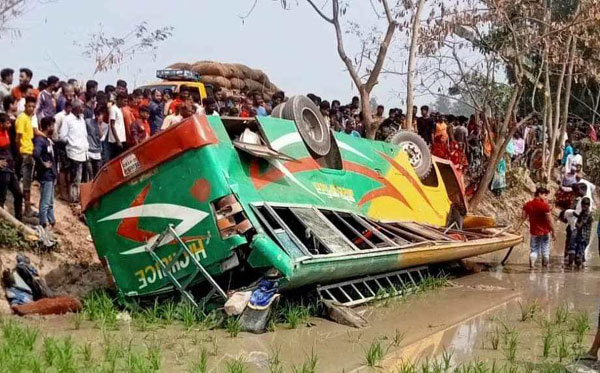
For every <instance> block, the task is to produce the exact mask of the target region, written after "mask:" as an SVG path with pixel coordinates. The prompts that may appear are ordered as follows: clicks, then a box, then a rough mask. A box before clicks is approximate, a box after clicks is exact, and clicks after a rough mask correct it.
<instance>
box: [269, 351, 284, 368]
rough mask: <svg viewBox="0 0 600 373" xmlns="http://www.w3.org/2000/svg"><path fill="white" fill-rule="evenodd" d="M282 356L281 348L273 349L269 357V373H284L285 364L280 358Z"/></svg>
mask: <svg viewBox="0 0 600 373" xmlns="http://www.w3.org/2000/svg"><path fill="white" fill-rule="evenodd" d="M280 354H281V347H280V346H278V347H274V348H272V349H271V354H270V356H269V373H283V362H282V361H281V358H280V356H279V355H280Z"/></svg>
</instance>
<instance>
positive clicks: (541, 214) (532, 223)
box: [517, 186, 556, 268]
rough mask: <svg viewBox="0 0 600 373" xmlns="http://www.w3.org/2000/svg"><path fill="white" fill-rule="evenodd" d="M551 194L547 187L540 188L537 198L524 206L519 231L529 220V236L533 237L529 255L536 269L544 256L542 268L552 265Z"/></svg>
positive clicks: (537, 191) (553, 237) (552, 226)
mask: <svg viewBox="0 0 600 373" xmlns="http://www.w3.org/2000/svg"><path fill="white" fill-rule="evenodd" d="M549 194H550V192H549V191H548V189H546V188H545V187H543V186H541V187H538V188H537V189H536V191H535V197H534V198H533V199H532V200H531V201H529V202H527V203H526V204H525V205H524V206H523V215H522V217H521V222H520V223H519V225H518V226H517V230H518V229H520V228H521V225H522V224H523V222H524V221H525V220H526V219H529V234H530V236H531V253H530V254H529V266H530V267H531V268H534V267H535V263H536V261H537V258H538V257H539V256H540V255H541V256H542V267H544V268H547V267H548V264H549V263H550V237H552V239H553V240H555V239H556V237H555V235H554V224H553V222H552V211H551V209H550V204H548V195H549Z"/></svg>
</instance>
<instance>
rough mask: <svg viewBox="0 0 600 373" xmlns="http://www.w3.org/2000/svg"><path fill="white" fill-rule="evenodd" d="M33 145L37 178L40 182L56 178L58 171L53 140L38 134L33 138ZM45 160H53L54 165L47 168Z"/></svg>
mask: <svg viewBox="0 0 600 373" xmlns="http://www.w3.org/2000/svg"><path fill="white" fill-rule="evenodd" d="M33 146H34V148H33V158H34V159H35V166H36V170H37V174H36V176H37V177H36V178H37V180H39V181H40V182H42V181H54V180H56V175H58V172H56V164H55V162H54V148H53V147H52V141H50V139H49V138H47V137H45V136H36V137H35V138H34V139H33ZM43 162H51V163H52V166H50V168H47V167H46V166H44V164H43Z"/></svg>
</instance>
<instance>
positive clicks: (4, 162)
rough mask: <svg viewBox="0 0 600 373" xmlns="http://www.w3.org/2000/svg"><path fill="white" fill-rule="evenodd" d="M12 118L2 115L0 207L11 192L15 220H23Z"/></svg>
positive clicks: (0, 133)
mask: <svg viewBox="0 0 600 373" xmlns="http://www.w3.org/2000/svg"><path fill="white" fill-rule="evenodd" d="M10 128H11V123H10V117H9V116H8V114H6V113H0V207H2V208H4V202H5V201H6V192H7V191H8V190H10V192H11V193H12V195H13V200H14V206H15V218H17V220H21V219H23V193H21V187H20V186H19V180H17V175H16V174H15V162H14V158H13V154H12V149H11V141H10V135H9V130H10Z"/></svg>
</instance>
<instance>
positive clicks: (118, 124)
mask: <svg viewBox="0 0 600 373" xmlns="http://www.w3.org/2000/svg"><path fill="white" fill-rule="evenodd" d="M108 120H109V122H108V123H109V124H110V121H112V120H114V121H115V132H116V134H117V138H118V140H119V141H121V142H122V143H124V142H125V141H126V138H125V136H126V134H125V120H124V119H123V111H121V108H119V107H118V106H117V105H113V106H111V107H110V114H109V116H108ZM108 142H110V143H115V142H117V139H116V138H115V137H114V136H113V132H112V131H111V130H110V129H109V130H108Z"/></svg>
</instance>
